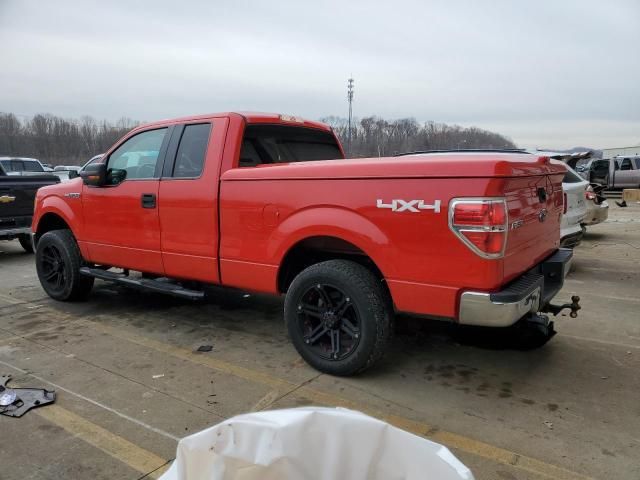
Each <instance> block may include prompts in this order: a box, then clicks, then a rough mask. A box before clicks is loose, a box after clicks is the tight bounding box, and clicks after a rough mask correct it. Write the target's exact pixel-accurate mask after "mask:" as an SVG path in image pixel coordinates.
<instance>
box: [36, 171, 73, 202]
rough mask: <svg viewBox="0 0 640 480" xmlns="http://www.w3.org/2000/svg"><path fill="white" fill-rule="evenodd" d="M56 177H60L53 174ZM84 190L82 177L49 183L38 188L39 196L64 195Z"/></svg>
mask: <svg viewBox="0 0 640 480" xmlns="http://www.w3.org/2000/svg"><path fill="white" fill-rule="evenodd" d="M51 176H52V177H55V178H56V179H58V181H59V178H58V177H57V176H55V175H51ZM81 191H82V179H81V178H80V177H78V178H74V179H73V180H69V181H68V182H63V183H56V184H55V185H49V186H46V187H42V188H40V189H38V197H39V198H41V197H47V196H49V195H58V196H63V195H64V194H65V193H69V192H81Z"/></svg>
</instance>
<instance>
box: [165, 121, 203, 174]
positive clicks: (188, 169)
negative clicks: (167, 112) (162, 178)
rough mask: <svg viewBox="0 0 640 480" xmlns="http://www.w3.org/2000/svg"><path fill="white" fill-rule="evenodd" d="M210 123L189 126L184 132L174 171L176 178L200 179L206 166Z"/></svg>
mask: <svg viewBox="0 0 640 480" xmlns="http://www.w3.org/2000/svg"><path fill="white" fill-rule="evenodd" d="M210 132H211V124H210V123H199V124H197V125H187V126H186V127H185V128H184V132H182V139H181V140H180V146H179V147H178V153H177V154H176V163H175V167H174V169H173V176H174V177H181V178H189V177H199V176H200V174H201V173H202V166H203V165H204V156H205V153H206V152H207V144H208V143H209V133H210Z"/></svg>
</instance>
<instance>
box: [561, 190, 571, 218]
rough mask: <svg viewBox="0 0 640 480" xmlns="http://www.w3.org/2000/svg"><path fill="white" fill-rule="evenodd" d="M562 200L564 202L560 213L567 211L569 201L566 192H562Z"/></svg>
mask: <svg viewBox="0 0 640 480" xmlns="http://www.w3.org/2000/svg"><path fill="white" fill-rule="evenodd" d="M563 202H564V204H563V206H562V213H567V208H569V202H568V200H567V194H566V193H565V194H564V197H563Z"/></svg>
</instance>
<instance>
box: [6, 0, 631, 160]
mask: <svg viewBox="0 0 640 480" xmlns="http://www.w3.org/2000/svg"><path fill="white" fill-rule="evenodd" d="M0 46H1V47H0V112H14V113H17V114H21V115H28V116H29V115H33V114H35V113H40V112H48V113H53V114H56V115H62V116H68V117H78V116H81V115H85V114H87V115H91V116H93V117H96V118H99V119H102V118H106V119H109V120H115V119H117V118H120V117H123V116H124V117H130V118H133V119H137V120H156V119H161V118H167V117H173V116H182V115H188V114H195V113H207V112H216V111H226V110H254V111H271V112H282V113H290V114H295V115H300V116H304V117H308V118H312V119H317V118H320V117H323V116H328V115H337V116H346V113H347V104H346V80H347V78H348V77H349V75H350V74H353V77H354V78H355V101H354V114H355V115H356V116H358V117H364V116H368V115H379V116H383V117H385V118H389V119H393V118H401V117H414V118H416V119H417V120H419V121H425V120H435V121H442V122H447V123H457V124H460V125H465V126H469V125H475V126H478V127H481V128H486V129H490V130H495V131H497V132H499V133H502V134H505V135H507V136H509V137H511V138H512V139H513V140H514V141H515V142H516V143H517V144H518V145H519V146H523V147H550V148H561V147H571V146H576V145H586V146H590V147H596V148H602V147H613V146H626V145H637V144H640V0H628V1H625V0H607V1H603V0H594V1H591V0H583V1H578V0H575V1H571V0H535V1H534V0H530V1H515V0H504V1H497V0H494V1H492V0H485V1H482V2H478V1H474V0H460V1H454V0H443V1H439V0H438V1H433V0H417V1H410V0H386V1H374V0H369V1H357V0H349V1H345V0H342V1H323V0H314V1H313V2H307V1H301V0H270V1H258V0H255V1H252V2H250V1H241V0H229V1H226V0H224V1H223V0H199V1H196V0H183V1H181V2H176V1H161V0H154V1H131V0H129V1H126V2H125V1H119V0H113V1H95V2H94V1H87V0H77V1H73V0H56V1H35V0H0Z"/></svg>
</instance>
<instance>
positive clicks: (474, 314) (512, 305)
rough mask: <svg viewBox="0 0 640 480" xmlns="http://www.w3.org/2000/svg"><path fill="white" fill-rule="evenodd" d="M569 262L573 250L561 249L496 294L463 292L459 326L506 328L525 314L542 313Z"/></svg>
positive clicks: (568, 268) (558, 289)
mask: <svg viewBox="0 0 640 480" xmlns="http://www.w3.org/2000/svg"><path fill="white" fill-rule="evenodd" d="M572 259H573V251H572V250H569V249H565V248H561V249H559V250H558V251H557V252H556V253H554V254H553V255H551V256H550V257H549V258H547V259H546V260H544V261H543V262H541V263H539V264H538V265H536V266H535V267H534V268H532V269H531V270H529V271H528V272H527V273H525V274H524V275H522V276H520V277H519V278H517V279H516V280H514V281H513V282H511V283H510V284H509V285H508V286H507V287H506V288H504V289H503V290H501V291H499V292H495V293H487V292H474V291H466V292H463V293H462V295H461V297H460V314H459V316H458V321H459V323H461V324H463V325H477V326H483V327H508V326H511V325H513V324H514V323H516V322H517V321H518V320H520V319H521V318H522V317H524V316H525V315H527V314H528V313H536V312H539V311H541V310H543V309H544V307H545V306H546V305H547V304H548V303H549V302H550V301H551V299H552V298H553V297H554V296H555V295H556V294H557V293H558V292H559V291H560V289H561V288H562V285H563V283H564V278H565V277H566V276H567V274H568V273H569V270H570V269H571V262H572Z"/></svg>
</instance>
